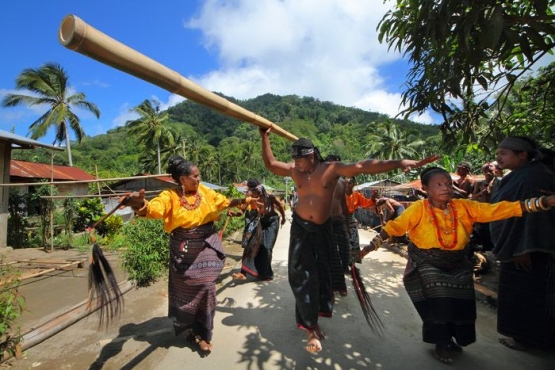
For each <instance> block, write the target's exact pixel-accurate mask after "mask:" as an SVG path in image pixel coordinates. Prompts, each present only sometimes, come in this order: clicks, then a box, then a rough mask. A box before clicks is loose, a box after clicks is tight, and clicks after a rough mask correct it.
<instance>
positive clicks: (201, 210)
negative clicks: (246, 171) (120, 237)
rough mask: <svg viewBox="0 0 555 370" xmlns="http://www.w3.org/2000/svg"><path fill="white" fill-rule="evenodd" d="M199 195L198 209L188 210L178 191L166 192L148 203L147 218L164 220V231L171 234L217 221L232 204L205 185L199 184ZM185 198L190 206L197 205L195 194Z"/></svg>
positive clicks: (169, 190) (170, 190)
mask: <svg viewBox="0 0 555 370" xmlns="http://www.w3.org/2000/svg"><path fill="white" fill-rule="evenodd" d="M198 194H199V195H200V205H199V206H198V208H196V209H193V210H188V209H185V207H183V206H182V205H181V195H180V194H179V193H178V192H177V190H176V189H168V190H164V191H162V192H161V193H160V194H159V195H158V196H157V197H156V198H153V199H151V200H150V201H148V203H147V211H146V215H145V217H146V218H163V219H164V230H165V231H166V232H168V233H169V232H171V231H172V230H173V229H175V228H177V227H183V228H186V229H189V228H192V227H197V226H201V225H204V224H206V223H208V222H211V221H216V220H218V213H219V211H221V210H223V209H225V208H227V207H228V206H229V203H230V202H231V200H230V199H228V198H227V197H226V196H225V195H223V194H220V193H218V192H216V191H214V190H212V189H210V188H208V187H207V186H205V185H203V184H199V187H198ZM185 198H186V199H187V202H188V203H189V204H191V205H192V204H194V203H195V195H194V194H193V195H189V196H187V197H185Z"/></svg>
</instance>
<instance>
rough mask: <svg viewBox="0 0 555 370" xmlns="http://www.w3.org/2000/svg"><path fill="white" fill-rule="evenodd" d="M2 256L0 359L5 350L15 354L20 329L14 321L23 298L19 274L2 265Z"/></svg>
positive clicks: (1, 258)
mask: <svg viewBox="0 0 555 370" xmlns="http://www.w3.org/2000/svg"><path fill="white" fill-rule="evenodd" d="M4 258H5V257H4V256H0V281H2V282H3V284H2V286H0V361H1V360H2V357H3V355H4V352H5V351H7V352H8V353H10V354H11V355H15V350H16V346H17V344H18V343H19V342H21V329H20V328H19V327H15V326H14V323H15V321H16V320H17V319H18V318H19V317H20V316H21V314H22V313H23V308H24V307H25V300H24V299H23V297H22V296H21V295H19V293H18V288H19V275H18V274H17V273H16V272H15V271H14V270H13V268H12V267H11V265H4Z"/></svg>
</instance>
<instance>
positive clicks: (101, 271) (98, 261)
mask: <svg viewBox="0 0 555 370" xmlns="http://www.w3.org/2000/svg"><path fill="white" fill-rule="evenodd" d="M88 285H89V303H88V309H89V310H96V309H98V315H99V323H98V326H99V327H100V326H102V324H105V326H106V327H108V325H109V324H110V322H112V321H113V320H115V319H117V318H119V316H120V314H121V312H122V309H123V295H122V293H121V290H120V289H119V286H118V282H117V280H116V277H115V275H114V271H113V270H112V267H111V266H110V263H109V262H108V260H107V259H106V257H105V256H104V253H102V249H100V246H99V245H98V244H96V243H94V244H93V246H92V248H91V260H90V265H89V284H88Z"/></svg>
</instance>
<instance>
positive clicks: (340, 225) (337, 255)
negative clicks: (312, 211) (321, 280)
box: [331, 217, 349, 294]
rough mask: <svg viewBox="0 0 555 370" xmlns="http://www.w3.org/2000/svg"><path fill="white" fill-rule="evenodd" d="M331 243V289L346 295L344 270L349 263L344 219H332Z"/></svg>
mask: <svg viewBox="0 0 555 370" xmlns="http://www.w3.org/2000/svg"><path fill="white" fill-rule="evenodd" d="M332 230H333V242H332V249H331V289H332V290H333V291H334V292H339V293H342V294H344V293H346V292H347V284H346V282H345V270H348V267H349V265H348V263H349V240H348V238H347V235H346V234H347V226H346V225H345V218H343V217H337V218H333V222H332Z"/></svg>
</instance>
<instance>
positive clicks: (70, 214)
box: [64, 197, 79, 245]
mask: <svg viewBox="0 0 555 370" xmlns="http://www.w3.org/2000/svg"><path fill="white" fill-rule="evenodd" d="M78 211H79V205H78V204H77V201H76V200H75V198H72V197H68V198H65V199H64V231H65V233H66V235H67V237H68V244H69V245H71V240H72V237H73V227H74V223H75V219H76V218H77V212H78Z"/></svg>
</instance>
